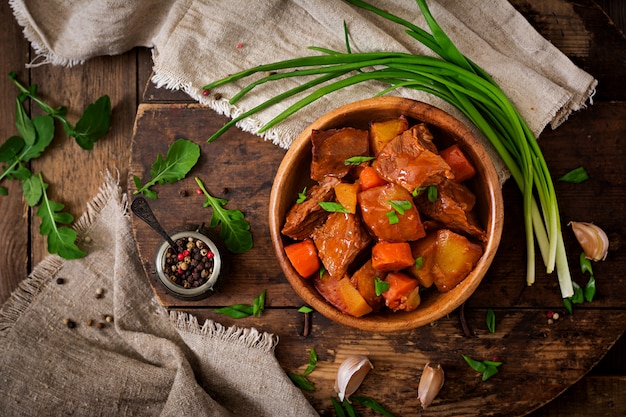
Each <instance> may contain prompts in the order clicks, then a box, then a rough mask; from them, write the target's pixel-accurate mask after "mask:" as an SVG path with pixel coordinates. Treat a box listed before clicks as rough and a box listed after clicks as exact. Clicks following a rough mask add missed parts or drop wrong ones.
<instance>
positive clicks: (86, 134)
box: [66, 95, 111, 150]
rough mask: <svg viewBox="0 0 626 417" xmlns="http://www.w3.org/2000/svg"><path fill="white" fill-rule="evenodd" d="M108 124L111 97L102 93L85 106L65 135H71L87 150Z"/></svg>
mask: <svg viewBox="0 0 626 417" xmlns="http://www.w3.org/2000/svg"><path fill="white" fill-rule="evenodd" d="M110 126H111V99H110V98H109V96H107V95H104V96H102V97H100V98H99V99H98V100H96V101H95V102H94V103H91V104H89V105H88V106H87V107H86V108H85V111H84V112H83V115H82V116H81V118H80V119H79V120H78V122H77V123H76V126H75V127H74V129H73V130H71V131H69V132H67V135H68V136H71V137H73V138H74V139H75V140H76V143H78V145H79V146H80V147H81V148H83V149H88V150H89V149H93V144H94V143H95V142H96V141H97V140H98V139H100V138H101V137H102V136H104V135H105V134H106V133H107V132H108V131H109V127H110ZM66 127H67V125H66Z"/></svg>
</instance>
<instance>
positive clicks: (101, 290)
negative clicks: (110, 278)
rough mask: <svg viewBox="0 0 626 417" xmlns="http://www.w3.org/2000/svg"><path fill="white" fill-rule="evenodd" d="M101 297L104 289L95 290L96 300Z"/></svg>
mask: <svg viewBox="0 0 626 417" xmlns="http://www.w3.org/2000/svg"><path fill="white" fill-rule="evenodd" d="M102 297H104V288H98V289H96V298H102Z"/></svg>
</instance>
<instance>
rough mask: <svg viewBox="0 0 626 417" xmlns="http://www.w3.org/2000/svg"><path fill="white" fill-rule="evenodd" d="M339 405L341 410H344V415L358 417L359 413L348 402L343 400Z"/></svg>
mask: <svg viewBox="0 0 626 417" xmlns="http://www.w3.org/2000/svg"><path fill="white" fill-rule="evenodd" d="M341 405H343V408H344V409H345V410H346V413H348V416H349V417H359V413H358V412H357V411H356V409H355V408H354V406H353V405H352V404H351V403H350V401H348V400H347V399H344V400H343V401H342V402H341Z"/></svg>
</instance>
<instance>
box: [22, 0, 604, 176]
mask: <svg viewBox="0 0 626 417" xmlns="http://www.w3.org/2000/svg"><path fill="white" fill-rule="evenodd" d="M371 2H372V3H374V4H375V5H377V6H378V7H380V8H382V9H385V10H388V11H390V12H392V13H394V14H396V15H397V16H401V17H403V18H405V19H407V20H410V21H413V22H414V23H416V24H417V25H418V26H420V27H423V28H425V29H426V28H427V27H426V25H425V23H424V19H423V17H422V16H421V13H420V12H419V9H418V7H417V4H416V3H415V2H414V1H413V0H371ZM10 3H11V6H12V7H13V10H14V12H15V16H16V18H17V20H18V21H19V23H20V24H21V25H22V26H24V33H25V35H26V37H27V38H28V39H29V40H30V41H31V43H32V45H33V47H34V48H35V50H36V51H37V52H38V54H39V59H38V60H36V61H35V64H39V63H42V62H51V63H54V64H64V65H73V64H76V63H80V62H82V61H84V60H86V59H89V58H90V57H93V56H97V55H105V54H116V53H120V52H123V51H125V50H127V49H130V48H131V47H133V46H147V47H150V48H152V51H153V58H154V77H153V81H154V82H155V83H156V84H157V85H158V86H163V87H167V88H171V89H180V90H183V91H185V92H187V93H188V94H189V95H190V96H191V97H192V98H194V99H195V100H197V101H199V102H201V103H205V104H207V105H209V106H210V107H211V108H213V109H215V110H216V111H218V112H219V113H222V114H226V115H228V116H231V117H235V116H236V115H239V114H241V113H242V112H244V111H246V110H249V109H251V108H253V107H254V106H256V105H257V104H259V103H260V102H262V101H264V100H265V99H267V98H269V97H273V96H275V95H276V94H277V93H278V92H281V91H284V90H286V89H287V88H291V87H294V86H295V85H297V84H298V83H299V82H301V81H299V80H288V81H287V80H282V81H280V82H278V83H274V84H271V85H264V86H262V87H257V88H256V89H255V90H254V94H252V95H250V96H249V97H248V98H246V99H244V100H242V101H240V102H239V103H238V104H237V105H236V106H231V105H229V103H228V100H227V99H228V98H230V97H232V96H233V95H234V94H235V93H236V92H237V91H239V89H240V88H241V87H243V86H244V85H245V83H244V82H239V83H237V84H234V85H228V86H224V87H220V88H219V89H218V90H216V91H215V92H216V93H219V94H220V96H221V97H222V98H221V99H215V98H214V97H215V96H214V95H209V96H203V95H202V87H203V86H204V85H206V84H208V83H209V82H211V81H214V80H217V79H219V78H222V77H224V76H226V75H228V74H232V73H234V72H237V71H240V70H242V69H246V68H250V67H253V66H256V65H259V64H264V63H269V62H274V61H277V60H282V59H288V58H295V57H300V56H305V55H311V54H315V52H312V51H310V50H308V49H307V47H308V46H320V47H325V48H330V49H335V50H341V51H344V50H345V43H344V31H343V23H344V21H345V22H346V23H347V27H348V29H349V32H350V40H351V45H352V48H353V50H356V51H363V52H367V51H398V52H411V53H415V54H431V52H430V51H428V50H427V49H426V48H424V47H423V46H421V45H420V44H418V43H417V42H416V41H414V40H413V39H412V38H410V37H409V36H408V35H406V34H405V33H404V32H403V27H401V26H399V25H396V24H394V23H391V22H389V21H387V20H385V19H382V18H379V17H378V16H375V15H373V14H372V13H370V12H366V11H363V10H361V9H358V8H355V7H353V6H351V5H349V4H347V3H345V2H342V1H340V0H263V1H254V2H250V1H249V0H230V1H219V0H205V1H199V0H179V1H176V2H172V1H169V0H168V1H166V0H150V1H131V2H128V1H126V0H106V1H104V0H63V1H61V0H52V1H50V0H10ZM428 4H429V7H430V9H431V12H432V14H433V15H434V17H435V19H437V21H438V22H439V23H440V25H441V26H442V27H443V29H444V30H445V31H446V32H447V33H448V34H449V36H450V37H451V39H452V40H453V42H454V43H455V44H457V46H458V47H459V49H460V50H461V51H462V52H463V53H464V54H466V55H467V56H468V57H470V58H471V59H472V60H474V61H475V62H477V63H478V64H479V65H480V66H482V67H483V68H484V69H486V70H487V72H489V73H490V74H491V75H492V76H493V78H494V79H495V80H496V81H497V82H498V83H499V84H500V85H501V87H502V88H503V90H504V91H505V92H506V93H507V95H508V96H509V97H510V98H511V100H512V101H513V102H514V103H515V104H516V106H517V107H518V109H519V111H520V112H521V114H522V115H523V116H524V118H525V119H526V120H527V122H528V124H529V126H530V128H531V129H532V131H533V132H534V133H535V134H536V135H539V133H541V131H542V130H543V129H544V128H545V127H546V126H547V125H548V124H550V125H551V126H552V127H553V128H555V127H557V126H558V125H559V124H560V123H562V122H563V121H564V120H565V119H567V117H568V115H569V114H570V113H571V112H572V111H574V110H578V109H580V108H582V107H583V106H584V105H585V102H586V101H587V99H589V97H590V96H591V95H592V94H593V91H594V88H595V85H596V81H595V80H594V78H593V77H592V76H590V75H589V74H587V73H585V72H584V71H582V70H580V69H579V68H577V67H576V66H575V65H574V64H573V63H572V62H571V61H570V60H569V59H568V58H567V57H566V56H565V55H564V54H562V53H561V52H560V51H559V50H558V49H557V48H555V47H554V46H553V45H552V44H551V43H550V42H548V41H547V40H546V39H544V38H543V37H541V36H540V35H539V34H538V33H537V32H536V31H535V30H534V29H533V28H532V27H531V26H530V24H529V23H528V22H527V21H526V20H525V19H524V18H523V16H521V15H520V14H519V13H518V12H517V11H516V10H515V9H514V8H513V7H512V6H511V5H510V4H509V3H508V2H507V1H506V0H490V1H484V0H464V1H457V0H429V1H428ZM48 16H55V18H54V19H49V18H48ZM382 88H383V86H382V84H379V83H377V82H369V83H365V84H359V85H357V86H353V87H350V88H348V89H346V90H342V91H340V92H336V93H334V94H331V95H330V96H326V97H323V98H322V99H320V100H318V101H316V102H315V103H313V104H311V105H310V106H309V107H308V108H306V109H304V110H303V111H301V112H300V113H298V114H296V115H295V117H291V118H290V119H288V120H287V121H285V122H284V123H281V124H280V125H278V126H276V127H275V128H272V129H270V130H268V131H267V132H265V133H264V134H263V136H264V137H265V138H267V139H269V140H271V141H272V142H273V143H275V144H277V145H279V146H281V147H284V148H287V147H289V145H290V144H291V143H292V141H293V140H294V139H295V138H296V137H297V135H298V133H299V132H300V131H302V130H303V129H304V128H305V127H306V126H307V125H308V124H310V123H311V122H313V121H314V120H315V119H316V118H318V117H319V116H321V115H322V114H324V113H325V112H327V111H328V110H329V109H332V108H336V107H339V106H341V105H343V104H346V103H349V102H353V101H356V100H359V99H364V98H369V97H372V96H373V95H375V94H376V93H378V92H379V91H380V90H381V89H382ZM394 94H400V95H403V96H406V97H411V98H415V99H419V100H422V101H426V102H430V103H432V104H434V105H436V106H438V107H441V108H443V109H444V110H446V111H448V112H451V113H453V114H454V115H455V116H457V117H459V118H461V119H464V118H463V116H462V115H461V114H460V113H459V112H457V111H456V110H455V109H453V108H452V107H451V106H449V105H448V104H447V103H444V102H442V101H441V100H439V99H436V98H434V97H433V96H430V95H427V94H425V93H419V92H415V91H407V90H401V91H397V92H395V93H394ZM298 98H300V97H295V98H293V99H292V100H289V101H286V102H285V103H283V104H281V105H278V106H275V107H273V108H270V109H267V110H266V111H264V112H263V113H261V114H258V115H255V116H254V117H252V118H248V119H245V120H243V121H241V122H240V123H239V126H240V127H241V128H242V129H244V130H246V131H249V132H253V133H255V132H256V131H257V130H258V129H259V128H260V127H261V126H262V125H263V124H264V123H266V122H267V121H269V120H270V119H271V118H272V117H273V116H275V115H277V114H278V113H279V112H280V111H282V110H283V109H285V108H286V106H287V105H288V104H291V103H293V102H294V101H295V100H296V99H298ZM209 133H210V132H209ZM479 136H481V135H480V134H479ZM484 140H485V142H486V139H484ZM491 154H492V156H493V157H494V160H496V162H497V165H498V166H497V169H498V170H499V171H504V167H503V166H502V164H501V163H500V162H499V158H498V157H497V156H496V154H495V153H494V152H493V151H492V152H491Z"/></svg>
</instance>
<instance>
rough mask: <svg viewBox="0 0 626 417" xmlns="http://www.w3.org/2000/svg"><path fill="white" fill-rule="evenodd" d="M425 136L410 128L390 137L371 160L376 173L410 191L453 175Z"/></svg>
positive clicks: (415, 128) (416, 129)
mask: <svg viewBox="0 0 626 417" xmlns="http://www.w3.org/2000/svg"><path fill="white" fill-rule="evenodd" d="M424 137H426V135H425V133H424V132H422V131H421V129H420V128H418V127H413V128H411V129H409V130H406V131H405V132H403V133H402V134H401V135H399V136H397V137H396V138H394V139H392V140H391V141H390V142H389V143H388V144H387V145H385V147H384V148H383V150H382V151H381V152H380V154H379V155H378V158H376V160H374V162H373V163H372V166H373V167H374V169H376V172H377V173H378V175H379V176H380V177H381V178H384V179H385V180H387V181H389V182H395V183H396V184H398V185H401V186H402V187H404V188H405V189H406V190H407V191H409V192H413V191H414V190H415V189H416V188H419V187H424V186H428V185H433V184H438V183H440V182H441V181H443V180H444V179H446V178H454V174H453V173H452V170H451V169H450V166H449V165H448V164H447V163H446V161H444V160H443V158H442V157H441V156H439V154H438V153H437V152H436V148H434V144H433V143H432V142H430V141H428V140H425V139H424Z"/></svg>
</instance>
